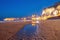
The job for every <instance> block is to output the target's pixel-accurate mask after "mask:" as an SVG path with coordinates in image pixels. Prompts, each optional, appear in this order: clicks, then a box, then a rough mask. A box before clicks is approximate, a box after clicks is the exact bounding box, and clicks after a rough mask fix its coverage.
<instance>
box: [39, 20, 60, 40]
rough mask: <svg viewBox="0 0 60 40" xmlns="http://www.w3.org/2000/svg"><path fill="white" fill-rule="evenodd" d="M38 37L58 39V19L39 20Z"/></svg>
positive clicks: (59, 29)
mask: <svg viewBox="0 0 60 40" xmlns="http://www.w3.org/2000/svg"><path fill="white" fill-rule="evenodd" d="M39 26H40V28H39V29H40V30H41V32H40V37H41V38H42V39H44V40H60V19H56V20H46V21H41V23H40V24H39Z"/></svg>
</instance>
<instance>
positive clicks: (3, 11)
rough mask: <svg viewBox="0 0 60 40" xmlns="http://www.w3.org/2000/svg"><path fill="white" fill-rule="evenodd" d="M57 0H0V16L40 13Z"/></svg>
mask: <svg viewBox="0 0 60 40" xmlns="http://www.w3.org/2000/svg"><path fill="white" fill-rule="evenodd" d="M58 1H59V0H0V18H2V17H25V16H31V15H32V14H37V15H40V14H41V12H42V10H43V9H44V8H46V7H49V6H51V5H53V4H54V3H55V2H58Z"/></svg>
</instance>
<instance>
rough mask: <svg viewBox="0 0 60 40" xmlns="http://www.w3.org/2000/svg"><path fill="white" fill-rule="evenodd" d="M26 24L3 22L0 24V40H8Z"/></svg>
mask: <svg viewBox="0 0 60 40" xmlns="http://www.w3.org/2000/svg"><path fill="white" fill-rule="evenodd" d="M26 24H28V23H26V22H4V23H0V40H8V39H9V38H10V37H11V36H13V35H14V34H16V33H17V32H18V31H19V30H20V29H22V28H23V27H24V25H26Z"/></svg>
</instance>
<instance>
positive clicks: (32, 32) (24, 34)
mask: <svg viewBox="0 0 60 40" xmlns="http://www.w3.org/2000/svg"><path fill="white" fill-rule="evenodd" d="M37 34H38V25H36V26H32V25H31V24H28V25H25V26H24V28H22V29H21V30H19V31H18V32H17V33H16V34H15V35H14V36H12V37H11V38H10V40H32V39H34V37H35V36H36V35H37ZM34 40H35V39H34Z"/></svg>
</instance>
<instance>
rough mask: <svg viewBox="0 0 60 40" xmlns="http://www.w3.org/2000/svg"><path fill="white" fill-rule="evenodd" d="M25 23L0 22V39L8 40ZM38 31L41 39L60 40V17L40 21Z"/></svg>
mask: <svg viewBox="0 0 60 40" xmlns="http://www.w3.org/2000/svg"><path fill="white" fill-rule="evenodd" d="M26 24H28V23H25V22H22V23H20V22H8V23H7V22H6V23H0V40H8V39H9V38H10V37H12V36H13V35H14V34H16V33H17V32H18V31H19V30H20V29H22V28H23V27H24V25H26ZM38 31H39V33H38V36H39V38H40V39H41V40H60V19H56V20H45V21H40V23H39V28H38ZM38 40H39V39H38Z"/></svg>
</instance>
